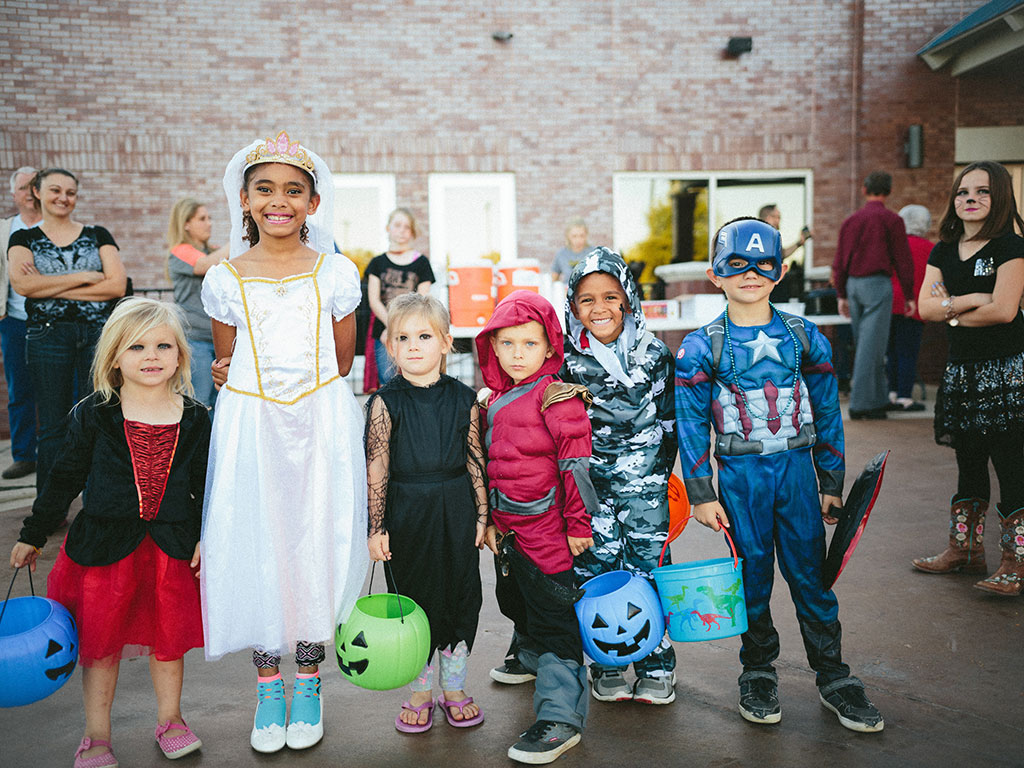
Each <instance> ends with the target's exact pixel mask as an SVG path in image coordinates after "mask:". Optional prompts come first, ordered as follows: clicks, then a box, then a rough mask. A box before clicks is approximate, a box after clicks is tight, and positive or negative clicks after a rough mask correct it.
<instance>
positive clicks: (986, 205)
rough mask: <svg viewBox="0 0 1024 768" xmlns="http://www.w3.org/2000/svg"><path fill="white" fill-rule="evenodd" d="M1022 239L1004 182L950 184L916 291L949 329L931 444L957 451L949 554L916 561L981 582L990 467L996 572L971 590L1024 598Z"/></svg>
mask: <svg viewBox="0 0 1024 768" xmlns="http://www.w3.org/2000/svg"><path fill="white" fill-rule="evenodd" d="M1015 224H1016V226H1017V227H1019V228H1020V229H1021V230H1024V220H1022V219H1021V217H1020V215H1019V214H1018V213H1017V201H1016V200H1015V199H1014V195H1013V184H1012V182H1011V179H1010V174H1009V173H1008V172H1007V170H1006V169H1005V168H1003V166H1001V165H999V163H993V162H988V161H984V162H978V163H971V164H970V165H968V166H967V167H966V168H964V169H963V171H961V172H960V175H959V176H957V178H956V181H955V182H953V190H952V193H951V194H950V198H949V203H948V204H947V206H946V213H945V216H944V217H943V219H942V223H941V224H940V225H939V239H940V241H941V242H939V244H938V245H936V246H935V248H934V249H933V250H932V253H931V256H929V257H928V266H927V267H926V269H925V273H924V284H923V285H922V286H921V295H920V298H919V300H918V301H919V307H920V312H921V318H922V319H924V320H930V321H932V322H942V321H945V322H946V323H947V324H948V326H949V328H948V336H949V360H948V362H947V363H946V371H945V373H944V374H943V377H942V384H941V385H940V386H939V392H938V396H937V397H936V399H935V440H936V442H938V443H940V444H943V445H949V446H952V447H953V448H954V449H955V450H956V464H957V470H958V480H957V489H956V493H954V494H953V499H952V503H951V505H950V521H949V545H948V546H947V547H946V549H944V550H943V551H942V552H940V553H939V554H938V555H934V556H932V557H921V558H917V559H916V560H914V561H913V564H914V567H915V568H916V569H917V570H919V571H924V572H925V573H949V572H951V571H964V572H965V573H977V574H985V573H987V572H988V569H987V567H986V565H985V546H984V544H983V541H982V537H983V536H984V533H985V513H986V511H987V510H988V506H989V500H990V498H991V489H990V486H989V471H988V464H989V461H991V462H992V467H993V468H994V469H995V471H996V477H997V478H998V480H999V504H998V505H997V507H996V510H997V511H998V513H999V514H998V518H999V524H1000V528H1001V530H1000V539H999V548H1000V550H1001V551H1002V556H1001V558H1000V563H999V568H998V570H997V571H996V572H995V573H993V574H992V575H991V576H989V577H988V578H985V579H982V580H981V581H979V582H978V583H977V584H975V586H976V587H978V588H979V589H983V590H985V591H987V592H992V593H995V594H997V595H1005V596H1015V595H1019V594H1021V592H1022V591H1024V473H1022V472H1021V467H1022V466H1024V422H1022V421H1021V418H1020V414H1021V412H1022V411H1024V384H1022V383H1021V382H1022V381H1024V319H1022V317H1021V313H1020V296H1021V291H1022V290H1024V239H1022V238H1021V237H1020V236H1019V235H1017V234H1015V233H1014V225H1015Z"/></svg>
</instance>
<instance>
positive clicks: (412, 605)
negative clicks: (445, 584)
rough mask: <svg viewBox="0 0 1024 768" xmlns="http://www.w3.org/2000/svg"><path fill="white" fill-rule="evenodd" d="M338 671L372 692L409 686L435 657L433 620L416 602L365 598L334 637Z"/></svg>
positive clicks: (386, 595)
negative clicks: (433, 652) (431, 656)
mask: <svg viewBox="0 0 1024 768" xmlns="http://www.w3.org/2000/svg"><path fill="white" fill-rule="evenodd" d="M334 649H335V651H336V653H337V657H338V668H339V669H340V670H341V674H343V675H344V676H345V677H346V678H347V679H348V680H349V682H351V683H353V684H354V685H358V686H359V687H360V688H367V689H369V690H371V691H389V690H392V689H393V688H401V687H402V686H403V685H408V684H409V683H411V682H412V681H413V680H415V679H416V676H417V675H419V673H420V671H421V670H422V669H423V665H424V664H426V663H427V655H428V654H429V653H430V622H429V621H428V620H427V614H426V613H424V611H423V609H422V608H420V607H419V606H418V605H417V604H416V601H414V600H413V599H412V598H411V597H405V596H404V595H393V594H389V593H383V594H377V595H364V596H363V597H361V598H359V599H358V600H357V601H356V604H355V607H354V608H353V609H352V613H351V614H349V617H348V619H347V620H346V621H344V622H342V623H341V624H339V625H338V628H337V630H336V631H335V633H334Z"/></svg>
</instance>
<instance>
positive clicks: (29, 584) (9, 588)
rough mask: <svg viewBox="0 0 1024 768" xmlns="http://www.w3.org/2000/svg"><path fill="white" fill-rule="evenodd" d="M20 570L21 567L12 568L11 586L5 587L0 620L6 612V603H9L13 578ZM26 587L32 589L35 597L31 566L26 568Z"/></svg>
mask: <svg viewBox="0 0 1024 768" xmlns="http://www.w3.org/2000/svg"><path fill="white" fill-rule="evenodd" d="M24 567H27V566H22V568H24ZM20 570H21V568H15V569H14V575H13V576H12V577H11V586H9V587H8V588H7V597H5V598H4V607H3V610H0V621H3V620H4V614H5V613H7V603H9V602H10V600H11V590H12V589H14V580H15V579H16V578H18V571H20ZM28 588H29V589H30V590H31V591H32V597H35V596H36V587H35V584H33V583H32V569H31V568H29V569H28Z"/></svg>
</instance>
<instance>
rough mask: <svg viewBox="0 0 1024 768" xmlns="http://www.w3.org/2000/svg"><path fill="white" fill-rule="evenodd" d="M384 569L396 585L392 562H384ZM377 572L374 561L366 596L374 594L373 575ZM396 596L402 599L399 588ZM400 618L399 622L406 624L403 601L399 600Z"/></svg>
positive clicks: (396, 589)
mask: <svg viewBox="0 0 1024 768" xmlns="http://www.w3.org/2000/svg"><path fill="white" fill-rule="evenodd" d="M384 568H386V569H387V571H388V575H389V576H391V583H392V584H394V583H395V572H394V571H393V570H391V561H390V560H385V561H384ZM376 570H377V561H376V560H374V561H373V565H371V566H370V585H369V586H368V587H367V588H366V594H368V595H372V594H373V574H374V573H375V572H376ZM395 596H396V597H398V598H401V597H402V595H401V593H399V591H398V587H397V586H396V587H395ZM398 618H399V620H400V621H401V623H402V624H405V613H404V611H403V610H402V601H401V599H399V600H398Z"/></svg>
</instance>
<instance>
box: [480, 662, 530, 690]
mask: <svg viewBox="0 0 1024 768" xmlns="http://www.w3.org/2000/svg"><path fill="white" fill-rule="evenodd" d="M536 679H537V676H536V675H535V674H533V672H531V671H530V670H528V669H527V668H526V667H524V666H523V665H522V664H520V663H519V659H517V658H515V657H513V658H510V659H505V663H504V664H502V665H501V666H500V667H495V668H494V669H492V670H491V680H493V681H494V682H496V683H504V684H505V685H519V684H520V683H528V682H530V681H531V680H536Z"/></svg>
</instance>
